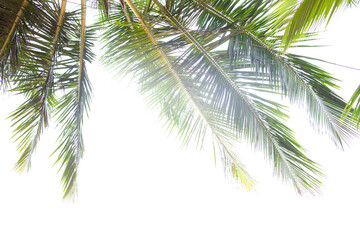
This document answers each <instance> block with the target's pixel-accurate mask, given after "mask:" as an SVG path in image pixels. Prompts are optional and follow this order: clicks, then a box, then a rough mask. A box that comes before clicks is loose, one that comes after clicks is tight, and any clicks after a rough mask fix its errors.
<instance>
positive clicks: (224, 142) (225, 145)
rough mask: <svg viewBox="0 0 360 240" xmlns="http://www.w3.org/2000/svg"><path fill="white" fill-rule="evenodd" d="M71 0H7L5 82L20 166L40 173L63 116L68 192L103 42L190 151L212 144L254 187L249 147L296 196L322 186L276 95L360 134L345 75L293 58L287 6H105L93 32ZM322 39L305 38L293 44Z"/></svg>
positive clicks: (171, 2) (257, 0) (339, 134)
mask: <svg viewBox="0 0 360 240" xmlns="http://www.w3.org/2000/svg"><path fill="white" fill-rule="evenodd" d="M66 3H67V1H66V0H63V1H62V2H61V3H58V2H57V1H56V0H53V1H41V0H11V1H8V0H0V9H1V18H0V26H1V30H0V31H1V34H0V47H1V52H0V65H1V86H2V88H3V89H5V90H8V91H12V92H15V93H17V94H22V95H23V96H24V98H25V102H24V103H23V104H22V105H20V106H19V107H18V108H17V109H16V110H15V111H14V112H13V113H11V115H10V118H11V119H12V121H13V127H14V137H15V139H16V141H17V142H18V149H19V151H20V158H19V160H18V162H17V164H16V168H17V169H18V170H19V171H23V170H26V169H28V168H29V167H30V163H31V155H32V152H33V151H34V149H35V148H36V145H37V143H38V141H39V139H40V137H41V134H42V132H43V131H44V129H45V128H46V127H47V126H48V124H49V118H50V116H52V115H53V116H55V117H56V122H57V124H58V125H59V126H61V134H60V136H59V139H58V147H57V148H56V149H55V153H56V154H57V160H56V162H57V163H59V164H60V168H61V169H62V171H63V177H62V182H63V186H64V192H65V195H64V197H72V196H74V193H75V192H76V176H77V171H78V165H79V162H80V159H81V158H82V156H83V151H84V144H83V139H82V123H83V116H84V114H86V113H87V112H88V111H89V102H90V99H91V84H90V81H89V78H88V76H87V72H86V64H87V63H89V62H91V61H92V60H93V59H94V54H93V53H92V50H91V47H92V46H93V45H94V43H95V40H96V36H99V38H100V42H101V44H102V47H103V52H104V53H103V55H102V56H101V61H102V62H103V63H104V64H105V66H107V67H108V68H109V69H111V70H113V71H116V72H117V73H118V74H120V75H121V74H122V75H126V74H132V75H133V80H132V81H133V82H134V83H135V84H137V85H138V86H139V89H140V91H141V92H142V93H143V94H145V95H146V96H147V99H148V101H149V103H150V104H151V105H152V106H156V107H158V108H159V109H160V112H161V114H160V117H161V118H163V119H164V120H165V121H166V123H167V126H168V128H169V130H170V131H176V133H177V135H178V136H179V138H180V139H181V141H182V143H183V145H188V144H197V146H199V147H201V146H202V145H203V142H204V139H205V138H206V137H208V136H210V137H212V138H213V142H214V149H215V152H216V153H217V155H218V156H220V157H221V159H222V162H223V165H224V168H225V170H226V173H227V174H228V175H229V176H232V177H233V178H234V179H236V180H238V181H239V182H241V184H242V185H244V186H245V187H246V188H252V187H253V182H254V181H253V179H252V178H251V176H250V175H249V174H248V173H247V171H246V169H245V166H243V164H242V163H241V161H240V158H239V156H238V155H237V153H236V144H237V143H238V142H239V141H242V142H248V143H250V144H251V145H252V146H253V147H254V149H257V150H260V151H262V152H263V153H264V154H265V156H266V158H267V159H269V160H270V161H271V162H272V164H273V167H274V172H275V174H276V175H277V176H279V177H281V178H282V179H284V180H287V181H289V182H290V183H292V185H293V186H294V188H295V190H296V191H297V192H299V193H301V192H303V191H307V192H310V193H315V192H319V191H320V184H321V181H320V179H319V177H321V176H322V172H321V170H320V168H319V166H318V164H316V163H315V162H314V161H313V160H311V159H309V158H308V157H307V156H306V155H305V153H304V150H303V148H302V147H301V145H300V144H299V143H298V141H297V140H296V139H295V137H294V133H293V132H292V130H291V129H289V128H288V127H287V126H286V125H285V122H286V120H287V119H288V115H287V114H286V106H285V105H283V104H282V103H279V102H277V101H274V100H273V99H274V97H273V96H274V95H282V96H286V97H287V98H288V99H289V100H290V102H291V103H292V104H299V105H305V106H306V107H307V112H308V114H309V117H310V119H311V121H312V122H313V124H314V127H315V128H317V129H320V130H321V131H324V132H326V133H327V134H328V135H329V137H330V138H331V139H332V140H333V141H334V143H335V144H336V145H337V146H339V147H341V146H342V144H343V141H347V140H349V139H350V138H351V137H353V136H355V135H356V132H355V131H354V129H353V128H352V127H351V126H350V125H349V124H348V123H347V121H344V122H342V121H341V120H340V117H341V114H342V111H343V109H344V107H345V106H346V103H345V102H344V101H343V100H342V99H341V98H340V97H339V96H338V95H337V94H335V93H334V91H333V90H332V89H334V88H337V85H336V79H334V78H333V77H332V76H331V75H330V74H328V73H327V72H326V71H324V70H322V69H320V68H319V67H317V66H315V65H313V64H312V63H310V62H309V61H307V58H306V57H304V56H299V55H294V54H288V53H286V54H284V53H283V51H282V39H283V35H282V34H283V32H284V30H285V29H286V26H287V24H288V23H289V21H290V19H289V18H288V17H285V18H284V17H283V14H284V13H283V12H281V11H276V9H279V8H278V6H279V4H280V3H281V1H280V0H278V1H265V0H244V1H218V0H208V1H201V0H166V1H159V0H146V1H145V0H136V1H135V0H120V1H119V2H115V3H112V2H111V3H110V2H108V1H106V0H99V1H98V2H97V4H98V8H99V10H100V15H99V16H100V19H99V21H98V22H97V23H96V24H95V25H93V26H86V24H85V17H86V2H85V0H82V1H81V4H80V9H79V10H78V11H68V10H67V8H66ZM279 19H281V21H279ZM95 31H98V34H97V35H96V33H95ZM313 36H314V34H302V36H300V37H298V38H297V39H296V41H294V42H292V43H291V44H289V48H291V47H293V46H300V45H299V44H298V42H300V41H301V42H303V41H306V40H311V39H312V37H313Z"/></svg>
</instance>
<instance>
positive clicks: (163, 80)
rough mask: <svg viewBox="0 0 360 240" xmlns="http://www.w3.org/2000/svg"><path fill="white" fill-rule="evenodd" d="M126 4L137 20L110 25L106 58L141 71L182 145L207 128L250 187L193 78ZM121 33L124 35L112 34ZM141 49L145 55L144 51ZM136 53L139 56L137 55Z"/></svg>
mask: <svg viewBox="0 0 360 240" xmlns="http://www.w3.org/2000/svg"><path fill="white" fill-rule="evenodd" d="M128 3H129V5H130V8H131V9H132V10H133V12H134V14H135V15H136V18H137V19H134V20H131V22H132V23H133V25H130V26H132V28H129V26H126V24H124V26H121V25H120V24H116V25H113V24H110V30H109V31H107V34H106V36H107V40H106V44H107V46H106V48H107V49H112V50H111V51H108V54H109V57H107V55H105V56H106V58H105V59H108V60H107V61H112V62H115V63H119V62H122V63H123V64H122V66H127V68H126V70H125V69H123V71H124V70H125V71H130V72H140V73H139V74H140V75H139V77H140V84H141V87H142V91H143V92H146V93H147V94H149V102H150V103H151V104H153V105H160V106H161V107H162V116H164V117H166V118H167V120H168V124H169V125H168V127H169V128H170V129H173V127H174V126H177V129H178V136H179V137H180V138H182V139H183V144H184V145H186V144H188V143H189V142H190V141H191V139H195V140H194V141H195V142H197V143H198V144H199V145H202V139H203V138H204V136H205V134H206V132H207V130H210V131H211V132H212V133H213V136H214V139H215V141H216V142H217V143H218V146H219V148H220V149H221V151H222V156H223V160H224V161H225V165H228V166H232V167H231V168H232V170H231V171H230V170H228V171H227V172H228V173H231V172H232V171H233V172H234V173H236V178H238V179H239V180H240V182H241V183H242V184H243V185H245V186H246V187H247V188H251V187H252V184H253V181H252V180H251V178H250V176H249V175H248V174H247V173H246V170H245V168H244V166H243V165H242V164H241V163H240V160H239V159H238V157H236V155H235V153H234V152H232V150H231V148H232V146H231V144H230V142H231V141H230V139H225V136H226V134H224V132H225V131H226V129H221V128H220V127H219V125H220V124H219V123H218V122H217V121H216V120H215V119H214V117H212V116H211V115H209V113H208V112H206V108H205V107H204V106H203V103H202V102H201V99H198V98H197V97H196V95H195V94H194V93H193V92H192V88H193V87H192V86H191V85H192V81H191V80H189V79H186V78H184V77H183V76H181V74H179V73H178V72H177V69H175V68H174V66H176V65H174V61H173V57H171V55H170V54H169V52H168V51H169V49H166V46H165V45H163V44H162V43H161V42H158V40H157V39H156V38H157V37H158V36H161V32H159V34H158V35H157V34H154V33H153V32H156V31H151V30H150V29H149V28H148V26H147V25H146V23H145V22H144V20H143V17H142V16H141V14H140V12H139V11H138V10H137V8H136V6H134V5H133V3H132V2H128ZM124 20H125V19H124ZM136 20H138V21H139V22H140V26H139V25H135V23H136ZM114 21H116V23H119V22H120V21H119V19H118V20H115V19H114ZM140 27H141V28H140ZM122 28H127V32H125V31H126V30H120V29H122ZM115 29H117V30H115ZM122 32H124V34H119V35H117V34H114V35H112V34H111V33H122ZM141 32H143V33H141ZM145 36H146V37H145ZM158 38H159V37H158ZM146 39H147V40H146ZM160 39H161V38H160ZM119 43H121V44H119ZM124 46H126V47H124ZM113 49H118V50H119V51H120V49H121V53H120V54H119V58H117V57H118V56H116V57H115V58H114V55H113V53H112V52H113ZM139 50H140V51H139ZM129 52H131V54H129ZM144 52H146V55H145V54H143V53H144ZM110 54H111V55H112V57H111V58H110ZM139 54H141V55H140V56H139ZM130 56H131V57H130ZM120 59H121V60H120ZM124 63H126V64H124ZM229 156H230V157H229ZM231 174H232V173H231Z"/></svg>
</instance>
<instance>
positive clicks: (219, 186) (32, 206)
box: [0, 8, 360, 240]
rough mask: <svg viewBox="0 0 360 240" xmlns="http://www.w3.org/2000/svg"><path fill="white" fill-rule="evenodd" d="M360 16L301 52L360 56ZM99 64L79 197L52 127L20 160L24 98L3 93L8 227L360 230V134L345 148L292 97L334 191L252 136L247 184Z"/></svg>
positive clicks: (300, 235) (27, 234)
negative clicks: (24, 168)
mask: <svg viewBox="0 0 360 240" xmlns="http://www.w3.org/2000/svg"><path fill="white" fill-rule="evenodd" d="M359 16H360V8H357V9H353V10H351V11H350V10H349V11H347V12H345V13H342V14H339V15H338V18H337V19H334V20H333V21H332V23H331V24H330V26H329V28H328V31H327V32H326V33H325V34H324V35H323V40H322V42H323V43H325V44H329V45H332V46H331V47H328V48H324V49H321V50H318V49H317V50H311V51H308V52H303V53H302V54H304V55H307V54H308V55H309V54H310V55H311V56H314V57H318V58H323V59H326V60H328V61H332V62H336V63H338V64H343V65H347V66H352V67H357V68H360V62H359V55H360V46H359V37H360V34H359V32H358V31H356V29H357V27H358V26H357V23H359ZM324 66H325V67H326V68H327V70H329V71H331V72H332V73H334V74H336V76H337V77H339V78H340V79H342V80H344V82H343V83H341V86H342V87H343V88H342V90H341V95H342V96H344V97H345V98H346V100H348V99H349V97H350V95H351V94H352V92H353V91H354V90H355V88H356V87H357V85H358V84H359V76H360V72H359V71H354V70H350V69H346V68H341V67H336V66H332V65H324ZM88 68H89V71H90V77H91V81H92V83H93V86H94V99H93V102H92V104H91V109H92V111H91V114H90V119H89V120H87V119H86V120H85V125H84V138H85V147H86V151H85V155H84V158H83V160H82V162H81V164H80V165H81V166H80V176H79V194H78V197H77V198H76V201H75V202H74V203H72V202H66V201H62V200H61V198H62V191H61V185H60V177H61V174H60V173H57V170H58V166H54V167H52V165H53V163H54V161H55V159H54V158H50V159H49V155H50V154H51V152H52V151H53V149H54V148H55V140H56V134H54V133H56V132H55V131H54V130H53V129H52V128H50V129H48V131H46V132H45V134H44V135H43V136H42V138H41V142H40V145H39V146H38V149H37V151H36V154H35V155H34V156H33V161H32V167H31V170H30V172H29V173H28V174H22V175H19V174H18V173H16V172H14V171H13V170H12V168H13V166H14V163H15V162H16V161H17V158H18V153H17V152H16V144H14V143H12V141H11V140H9V138H10V136H11V135H12V133H11V130H10V125H11V123H10V121H9V120H6V119H5V118H6V117H7V116H8V114H9V113H10V112H11V111H12V110H14V109H15V107H16V106H17V104H18V103H19V99H17V98H14V97H9V96H8V95H0V106H1V110H0V150H1V155H0V159H1V161H0V190H1V192H0V239H4V240H5V239H6V240H20V239H21V240H22V239H37V240H50V239H51V240H58V239H69V240H73V239H87V240H89V239H106V240H112V239H126V240H127V239H129V240H132V239H157V240H165V239H166V240H177V239H179V240H180V239H181V240H183V239H189V240H192V239H194V240H195V239H196V240H200V239H221V240H230V239H246V240H252V239H254V240H258V239H259V240H260V239H261V240H262V239H277V240H288V239H291V240H298V239H301V240H303V239H307V240H312V239H317V240H318V239H346V240H352V239H354V240H358V239H360V228H359V224H360V204H359V203H360V188H359V184H360V174H359V169H360V161H359V153H360V141H359V140H356V141H354V142H353V143H351V144H350V145H349V146H347V147H346V148H345V151H341V150H339V149H336V147H335V146H334V144H332V142H331V141H330V140H329V139H328V138H327V137H326V136H321V135H317V134H315V133H314V131H313V130H312V129H311V127H310V126H309V124H308V118H307V116H306V114H305V113H304V112H299V111H297V110H294V109H295V108H293V109H292V110H293V111H292V112H293V114H292V119H291V121H290V122H289V124H290V125H291V127H292V128H293V129H294V130H295V131H296V135H297V136H298V139H299V140H300V141H301V143H302V144H303V145H304V146H305V148H306V149H307V150H308V156H310V157H311V158H312V159H314V160H315V161H317V162H319V163H320V164H322V166H323V169H324V171H325V172H326V175H327V177H326V178H325V179H324V185H323V194H322V195H321V196H316V197H313V196H307V195H306V196H302V197H301V196H298V195H296V194H295V192H294V191H293V189H292V188H291V187H290V186H289V185H287V184H284V183H282V182H281V181H279V180H277V179H276V178H274V177H273V174H272V169H271V167H270V164H269V163H268V162H266V161H265V160H264V159H263V157H262V155H261V154H253V153H252V151H251V150H249V149H248V148H247V147H246V146H241V147H239V153H240V156H241V158H242V159H243V161H244V162H245V164H246V165H247V166H248V170H249V172H250V173H252V175H253V176H254V177H255V179H256V180H257V181H258V183H257V185H256V189H257V191H256V192H247V191H246V190H245V189H243V188H238V187H236V185H234V184H232V183H231V182H230V181H228V180H226V179H225V178H224V175H223V171H222V168H221V165H220V164H217V166H216V167H215V164H214V160H213V156H212V149H210V148H209V149H205V150H203V151H197V150H195V149H192V148H191V147H189V148H187V149H183V150H181V149H180V143H179V141H178V140H177V139H176V138H175V137H174V135H170V136H168V134H167V132H166V130H165V129H164V128H162V124H161V123H159V120H158V118H157V112H156V111H155V110H149V109H147V108H146V104H145V101H144V100H143V98H142V97H141V96H139V95H138V94H137V93H136V90H135V89H134V88H133V87H131V86H129V83H128V81H126V80H125V81H121V79H114V78H112V77H111V75H109V74H107V73H106V72H105V71H104V70H103V69H102V68H101V67H99V66H98V65H97V64H94V65H93V66H91V67H90V66H89V67H88Z"/></svg>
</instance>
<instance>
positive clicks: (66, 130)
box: [54, 1, 95, 198]
mask: <svg viewBox="0 0 360 240" xmlns="http://www.w3.org/2000/svg"><path fill="white" fill-rule="evenodd" d="M85 18H86V12H85V1H82V7H81V20H80V21H78V20H77V21H76V22H77V24H76V26H77V29H76V30H75V31H74V32H73V34H74V37H75V39H74V40H72V41H71V42H70V43H69V45H68V46H67V48H64V53H63V56H62V58H63V59H62V64H63V65H64V66H66V69H67V70H66V71H65V72H64V73H62V74H61V76H60V77H59V79H58V82H57V84H61V85H62V86H64V88H65V94H64V95H63V96H62V97H61V98H60V99H59V100H58V102H57V103H56V106H55V115H56V116H57V122H58V124H60V125H61V135H60V137H59V139H58V142H59V146H58V147H57V149H56V150H55V151H54V153H55V152H58V157H57V161H56V162H57V163H59V162H60V163H61V167H60V169H63V175H62V179H61V180H62V182H63V188H64V198H73V197H75V195H76V192H77V182H76V179H77V175H78V167H79V163H80V160H81V158H82V157H83V152H84V142H83V136H82V126H83V116H84V114H87V113H88V111H89V102H90V99H91V91H92V90H91V84H90V81H89V78H88V75H87V71H86V65H85V63H86V62H91V61H92V59H93V57H94V56H93V54H92V53H91V51H90V48H91V46H92V45H93V44H92V41H94V38H95V35H94V29H93V28H89V27H86V25H85ZM75 20H76V19H75Z"/></svg>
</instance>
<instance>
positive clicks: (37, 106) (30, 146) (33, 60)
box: [10, 2, 66, 172]
mask: <svg viewBox="0 0 360 240" xmlns="http://www.w3.org/2000/svg"><path fill="white" fill-rule="evenodd" d="M65 3H66V2H64V3H63V5H62V7H61V9H60V8H59V7H58V6H57V5H53V6H50V5H47V4H44V5H43V6H42V9H43V10H47V14H46V15H38V18H41V19H42V25H41V28H36V29H31V30H32V32H31V33H29V34H31V36H29V37H28V39H27V44H26V46H23V48H24V49H25V50H26V52H23V53H22V54H21V60H20V61H19V62H18V64H17V70H18V71H19V72H20V73H19V74H18V75H16V76H15V77H14V79H13V83H14V88H13V91H14V92H16V93H20V94H24V96H25V98H26V101H25V103H23V104H22V105H21V106H20V107H19V108H18V109H17V110H16V111H14V112H13V113H12V114H11V115H10V118H11V119H12V120H13V121H14V124H13V127H15V129H14V133H15V135H14V137H15V138H16V140H17V141H18V142H19V144H18V150H19V151H20V153H21V156H20V159H19V160H18V162H17V163H16V166H15V168H16V169H17V170H18V171H20V172H22V171H24V170H26V169H27V170H28V169H29V168H30V164H31V156H32V153H33V152H34V151H35V148H36V146H37V143H38V141H39V139H40V136H41V134H42V132H43V131H44V128H46V127H47V126H48V123H49V114H50V112H51V109H52V107H53V106H54V101H55V91H54V75H55V66H56V64H57V63H56V55H57V54H58V51H59V49H61V47H62V46H63V45H64V42H63V39H61V40H60V38H62V37H63V35H64V33H63V32H61V24H62V22H63V18H64V15H65V6H64V5H65ZM43 13H45V12H43Z"/></svg>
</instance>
